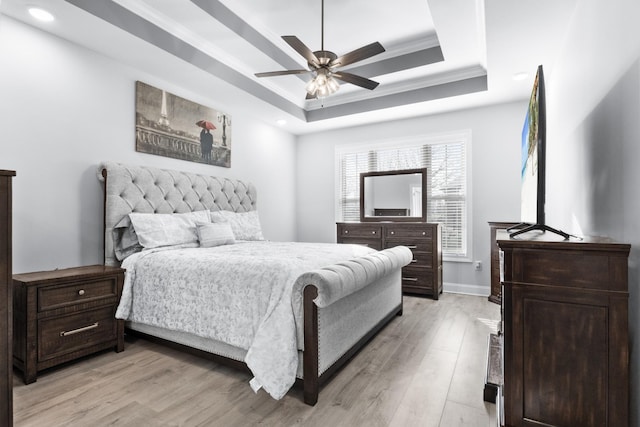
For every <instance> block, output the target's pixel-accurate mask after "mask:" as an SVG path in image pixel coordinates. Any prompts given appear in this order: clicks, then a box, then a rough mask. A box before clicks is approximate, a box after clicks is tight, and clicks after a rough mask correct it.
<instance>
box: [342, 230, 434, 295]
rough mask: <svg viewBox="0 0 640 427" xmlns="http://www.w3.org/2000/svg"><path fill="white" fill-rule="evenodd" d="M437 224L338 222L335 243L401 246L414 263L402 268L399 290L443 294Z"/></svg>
mask: <svg viewBox="0 0 640 427" xmlns="http://www.w3.org/2000/svg"><path fill="white" fill-rule="evenodd" d="M440 236H441V227H440V224H432V223H426V222H401V223H394V222H339V223H337V242H338V243H355V244H360V245H366V246H369V247H371V248H373V249H377V250H381V249H386V248H391V247H394V246H399V245H403V246H406V247H408V248H409V249H411V252H412V253H413V260H412V261H411V264H409V265H408V266H406V267H404V268H403V269H402V291H403V292H405V293H411V294H420V295H429V296H431V297H432V298H433V299H436V300H437V299H438V298H439V296H440V294H441V293H442V243H441V237H440Z"/></svg>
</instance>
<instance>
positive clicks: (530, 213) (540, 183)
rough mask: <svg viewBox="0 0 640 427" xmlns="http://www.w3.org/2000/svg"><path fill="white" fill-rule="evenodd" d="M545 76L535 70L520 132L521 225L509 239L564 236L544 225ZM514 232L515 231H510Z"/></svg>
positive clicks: (514, 228)
mask: <svg viewBox="0 0 640 427" xmlns="http://www.w3.org/2000/svg"><path fill="white" fill-rule="evenodd" d="M545 101H546V100H545V88H544V72H543V71H542V65H539V66H538V71H537V73H536V77H535V80H534V81H533V89H532V90H531V97H530V98H529V106H528V108H527V113H526V116H525V120H524V126H523V128H522V139H521V141H520V144H521V156H520V183H521V187H520V220H521V221H522V223H521V224H519V225H517V226H515V227H511V228H510V229H509V231H510V234H509V235H510V236H511V237H514V236H516V235H518V234H522V233H527V232H529V231H534V230H539V231H542V232H545V231H551V232H553V233H556V234H559V235H561V236H563V237H564V238H565V239H568V238H569V235H568V234H567V233H565V232H563V231H560V230H556V229H554V228H551V227H549V226H548V225H546V223H545V215H544V204H545V175H546V148H547V110H546V105H545ZM513 230H515V231H513Z"/></svg>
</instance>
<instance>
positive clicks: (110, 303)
mask: <svg viewBox="0 0 640 427" xmlns="http://www.w3.org/2000/svg"><path fill="white" fill-rule="evenodd" d="M123 284H124V270H123V269H121V268H117V267H107V266H103V265H92V266H86V267H76V268H67V269H62V270H53V271H41V272H35V273H25V274H15V275H13V364H14V366H15V367H17V368H18V369H20V370H21V371H22V372H23V375H24V382H25V384H30V383H32V382H35V381H36V376H37V372H39V371H41V370H43V369H46V368H49V367H52V366H55V365H58V364H61V363H64V362H68V361H70V360H74V359H77V358H79V357H82V356H86V355H88V354H91V353H94V352H97V351H100V350H103V349H107V348H111V347H113V348H114V349H115V351H117V352H121V351H123V350H124V321H122V320H117V319H116V318H115V312H116V308H117V306H118V302H119V301H120V296H121V295H122V286H123Z"/></svg>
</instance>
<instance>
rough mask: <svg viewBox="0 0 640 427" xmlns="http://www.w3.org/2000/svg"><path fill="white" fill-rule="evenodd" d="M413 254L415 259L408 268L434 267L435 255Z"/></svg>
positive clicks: (425, 253) (414, 252)
mask: <svg viewBox="0 0 640 427" xmlns="http://www.w3.org/2000/svg"><path fill="white" fill-rule="evenodd" d="M412 252H413V259H412V260H411V263H410V264H409V265H408V267H425V268H432V267H433V255H432V254H430V253H427V252H416V251H412Z"/></svg>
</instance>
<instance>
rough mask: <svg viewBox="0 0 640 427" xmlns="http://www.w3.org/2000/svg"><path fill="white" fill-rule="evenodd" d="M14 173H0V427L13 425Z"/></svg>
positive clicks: (1, 171) (2, 171)
mask: <svg viewBox="0 0 640 427" xmlns="http://www.w3.org/2000/svg"><path fill="white" fill-rule="evenodd" d="M14 176H16V173H15V172H14V171H7V170H0V425H3V426H12V425H13V361H12V360H13V354H12V348H11V344H12V341H13V335H12V328H11V321H12V315H13V314H12V306H13V297H12V283H13V281H12V277H11V268H12V264H11V263H12V260H11V180H12V178H13V177H14Z"/></svg>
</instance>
